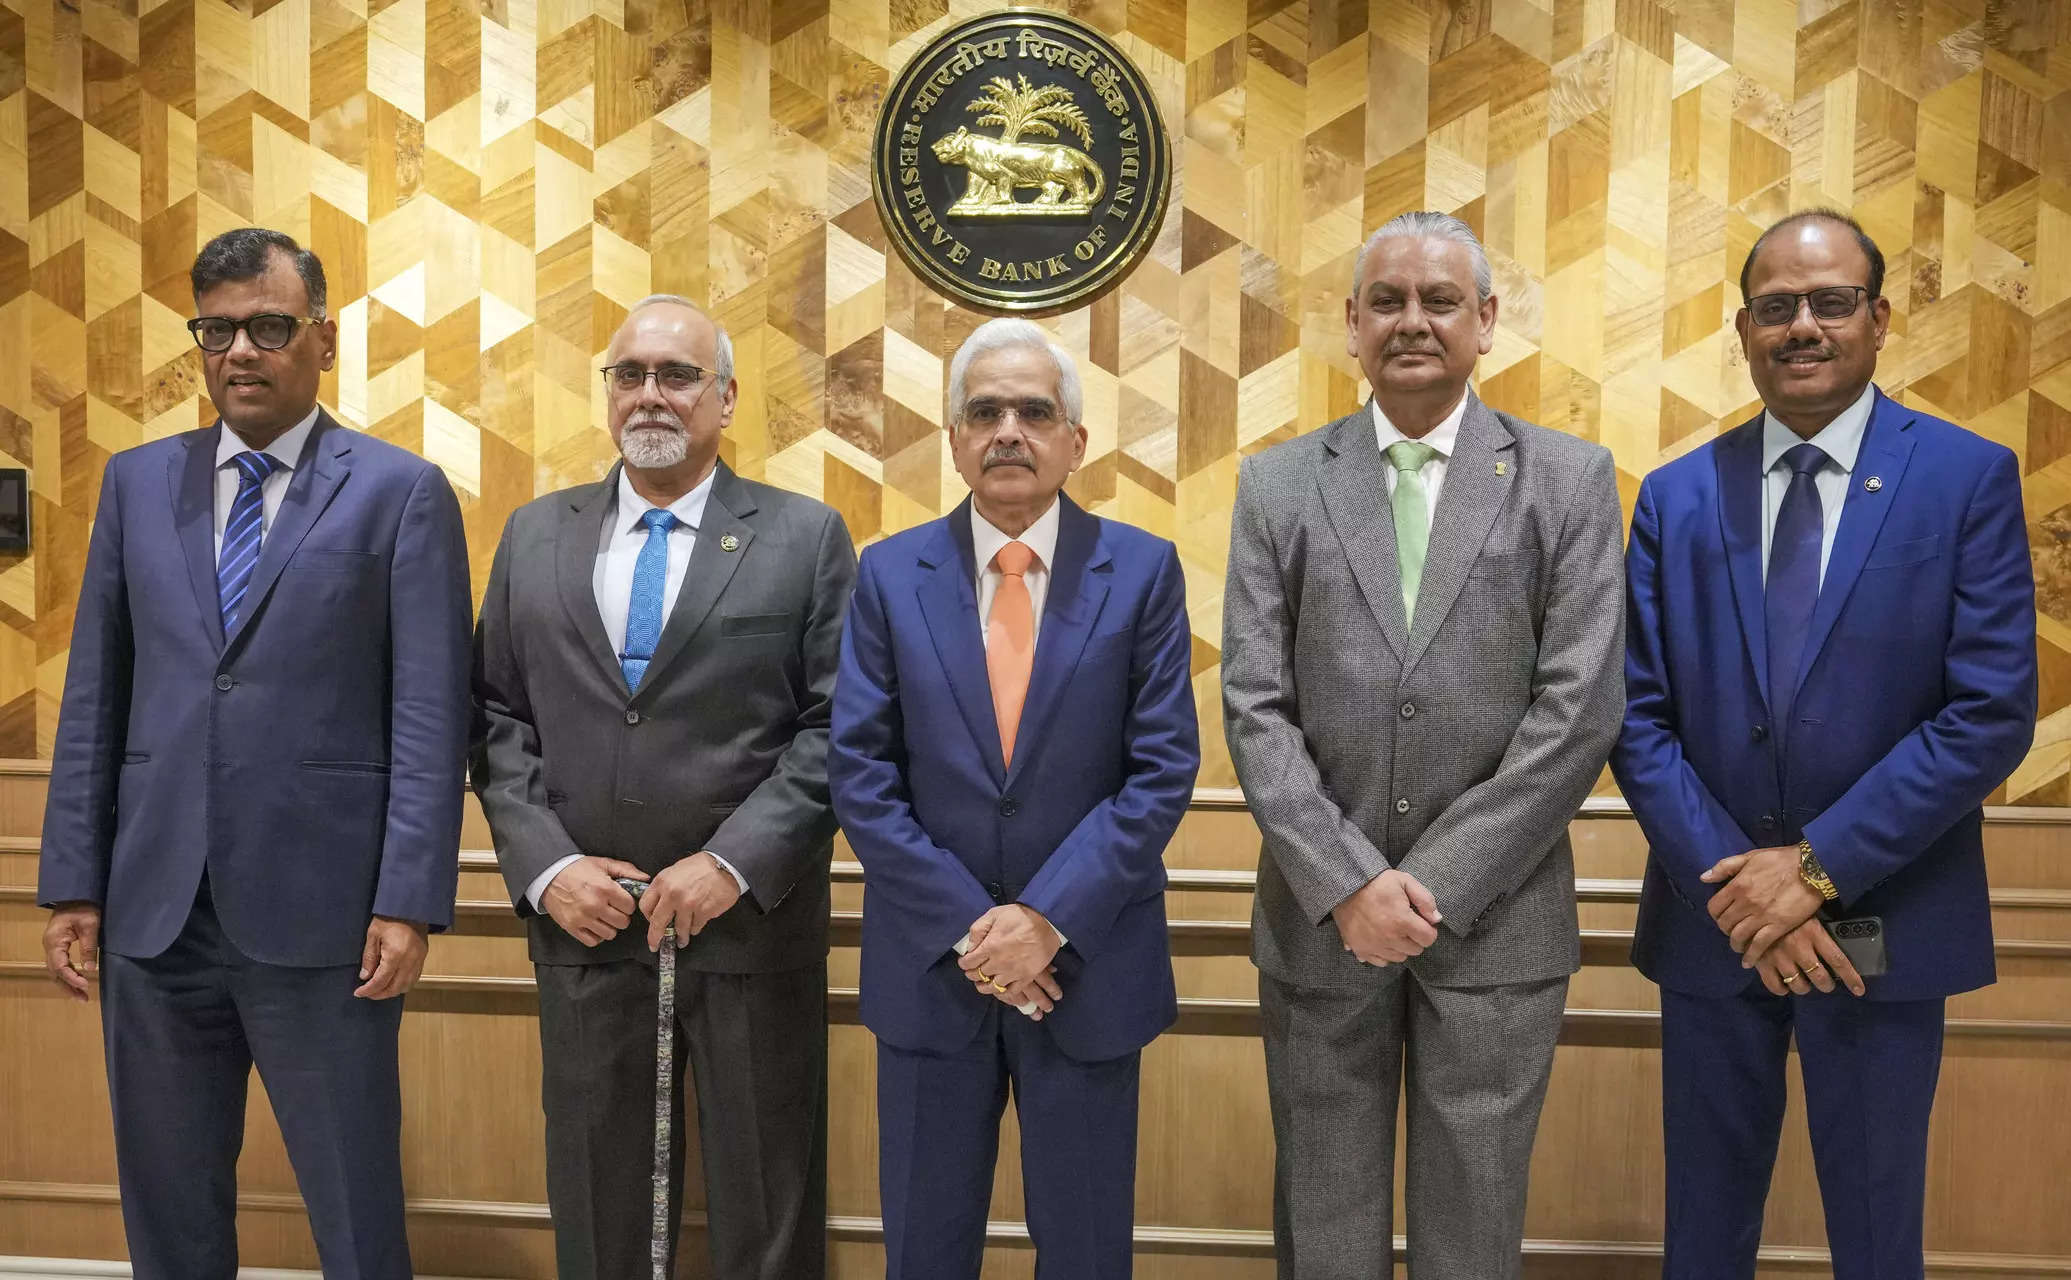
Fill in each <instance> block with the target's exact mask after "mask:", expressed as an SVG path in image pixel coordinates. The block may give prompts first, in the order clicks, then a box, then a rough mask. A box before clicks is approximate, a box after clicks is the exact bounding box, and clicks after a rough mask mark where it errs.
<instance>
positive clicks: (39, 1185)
mask: <svg viewBox="0 0 2071 1280" xmlns="http://www.w3.org/2000/svg"><path fill="white" fill-rule="evenodd" d="M6 1202H13V1203H24V1204H71V1205H105V1206H109V1207H111V1208H112V1207H114V1206H115V1205H118V1204H120V1203H121V1193H120V1191H119V1190H118V1189H117V1188H116V1187H114V1186H113V1185H110V1184H106V1183H78V1182H0V1203H6ZM237 1207H238V1208H239V1209H242V1210H247V1211H253V1212H260V1213H291V1214H297V1215H300V1214H302V1213H303V1212H304V1210H303V1207H302V1198H301V1197H300V1196H298V1195H294V1194H291V1193H288V1192H265V1191H240V1192H238V1196H237ZM404 1212H406V1213H408V1214H409V1215H410V1216H411V1217H413V1218H430V1219H435V1220H439V1221H442V1222H447V1223H455V1224H467V1225H484V1226H520V1227H531V1228H538V1229H544V1228H548V1227H551V1226H552V1225H553V1219H552V1217H551V1216H550V1214H549V1212H548V1209H547V1206H546V1205H544V1204H537V1203H526V1202H514V1201H491V1200H432V1199H411V1200H407V1201H405V1202H404ZM683 1225H684V1226H685V1227H687V1228H689V1229H690V1230H693V1231H699V1230H703V1229H704V1226H705V1215H704V1213H703V1212H702V1211H700V1210H696V1209H686V1210H685V1211H684V1213H683ZM827 1234H828V1235H829V1236H831V1237H833V1238H834V1239H837V1240H859V1241H866V1242H870V1243H876V1242H877V1241H880V1240H882V1239H883V1238H884V1220H883V1219H882V1218H878V1217H872V1216H867V1215H863V1214H830V1215H829V1216H828V1218H827ZM985 1243H986V1244H987V1245H990V1246H994V1247H1004V1248H1023V1249H1025V1248H1029V1247H1031V1246H1030V1240H1029V1235H1028V1225H1027V1224H1026V1223H1023V1222H1013V1221H991V1222H987V1223H986V1224H985ZM1135 1243H1136V1251H1137V1252H1139V1253H1162V1254H1190V1255H1195V1256H1202V1257H1243V1258H1270V1257H1272V1256H1273V1233H1272V1232H1270V1231H1261V1230H1245V1229H1237V1228H1227V1227H1179V1226H1161V1225H1138V1226H1137V1228H1136V1230H1135ZM1524 1253H1525V1256H1526V1257H1539V1258H1569V1259H1576V1260H1586V1259H1590V1258H1602V1259H1625V1258H1633V1259H1647V1258H1659V1257H1660V1256H1661V1244H1660V1242H1659V1241H1654V1240H1527V1241H1525V1243H1524ZM1407 1256H1408V1252H1407V1245H1406V1242H1405V1240H1404V1238H1403V1237H1402V1236H1399V1235H1398V1236H1396V1237H1395V1257H1396V1259H1397V1260H1398V1261H1399V1260H1402V1259H1403V1258H1406V1257H1407ZM1760 1259H1761V1262H1762V1264H1763V1265H1764V1266H1771V1267H1784V1268H1789V1269H1792V1270H1798V1269H1804V1270H1807V1271H1823V1270H1825V1269H1826V1268H1827V1267H1828V1266H1829V1264H1830V1260H1829V1257H1828V1254H1827V1251H1826V1250H1825V1249H1823V1248H1816V1247H1812V1246H1807V1245H1767V1246H1764V1247H1763V1249H1762V1251H1761V1254H1760ZM1927 1269H1928V1270H1929V1271H1932V1272H1948V1273H1954V1274H1959V1275H2002V1276H2071V1258H2062V1257H2047V1256H2039V1255H2031V1254H2014V1253H1949V1252H1934V1253H1929V1254H1928V1255H1927Z"/></svg>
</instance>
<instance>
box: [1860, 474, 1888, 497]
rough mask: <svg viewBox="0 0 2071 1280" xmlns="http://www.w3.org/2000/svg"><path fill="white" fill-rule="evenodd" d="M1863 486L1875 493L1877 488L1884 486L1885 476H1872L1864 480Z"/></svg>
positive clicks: (1867, 490)
mask: <svg viewBox="0 0 2071 1280" xmlns="http://www.w3.org/2000/svg"><path fill="white" fill-rule="evenodd" d="M1862 487H1863V489H1864V490H1865V491H1866V492H1869V493H1875V492H1877V490H1879V489H1882V488H1883V487H1884V477H1883V476H1871V477H1870V478H1869V479H1867V480H1865V481H1863V482H1862Z"/></svg>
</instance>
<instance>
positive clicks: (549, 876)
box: [525, 853, 582, 911]
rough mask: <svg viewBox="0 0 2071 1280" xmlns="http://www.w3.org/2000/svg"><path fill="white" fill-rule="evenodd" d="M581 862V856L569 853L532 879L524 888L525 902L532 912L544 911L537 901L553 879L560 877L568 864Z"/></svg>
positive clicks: (544, 893) (543, 894)
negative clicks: (530, 906)
mask: <svg viewBox="0 0 2071 1280" xmlns="http://www.w3.org/2000/svg"><path fill="white" fill-rule="evenodd" d="M581 861H582V855H581V854H579V853H571V854H569V855H568V856H567V857H565V858H562V859H560V860H559V861H557V862H555V863H554V865H553V866H551V867H548V868H547V869H546V870H544V871H542V872H540V873H539V874H538V875H536V876H534V877H533V878H532V883H531V884H529V885H527V886H526V887H525V901H527V902H529V903H531V904H532V909H533V910H534V911H544V910H546V908H545V907H542V906H540V905H539V900H540V898H542V897H544V896H545V895H546V891H547V886H548V885H550V884H552V883H553V882H554V877H555V876H557V875H560V874H561V872H562V871H563V870H565V869H566V868H567V866H568V864H569V863H571V862H581Z"/></svg>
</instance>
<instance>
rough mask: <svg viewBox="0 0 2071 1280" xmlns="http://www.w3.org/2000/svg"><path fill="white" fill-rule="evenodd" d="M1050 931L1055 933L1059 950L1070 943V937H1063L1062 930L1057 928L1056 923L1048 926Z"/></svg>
mask: <svg viewBox="0 0 2071 1280" xmlns="http://www.w3.org/2000/svg"><path fill="white" fill-rule="evenodd" d="M1046 923H1047V922H1046ZM1050 932H1052V933H1054V934H1056V935H1057V946H1058V949H1059V950H1062V949H1063V948H1065V947H1068V946H1070V945H1071V939H1070V938H1067V937H1065V936H1064V930H1062V929H1060V928H1058V927H1057V926H1056V925H1054V924H1053V925H1051V926H1050Z"/></svg>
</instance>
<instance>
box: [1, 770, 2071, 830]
mask: <svg viewBox="0 0 2071 1280" xmlns="http://www.w3.org/2000/svg"><path fill="white" fill-rule="evenodd" d="M49 777H50V761H48V760H23V759H0V778H43V779H48V778H49ZM1187 807H1188V808H1189V809H1191V810H1193V811H1195V812H1197V813H1233V812H1241V811H1242V810H1243V809H1244V808H1245V804H1244V792H1243V791H1242V789H1240V788H1237V787H1195V788H1194V796H1193V799H1192V800H1191V801H1190V802H1189V803H1188V805H1187ZM1575 816H1576V817H1577V818H1630V817H1632V806H1631V805H1629V804H1627V803H1626V802H1625V799H1624V797H1622V796H1590V797H1589V798H1588V799H1586V800H1584V801H1583V802H1582V807H1581V808H1580V809H1579V810H1578V811H1577V812H1576V814H1575ZM1985 821H1986V822H1987V823H2013V824H2025V825H2042V826H2051V825H2065V826H2071V808H2056V807H2053V806H2049V805H2019V804H1988V805H1986V806H1985Z"/></svg>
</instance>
